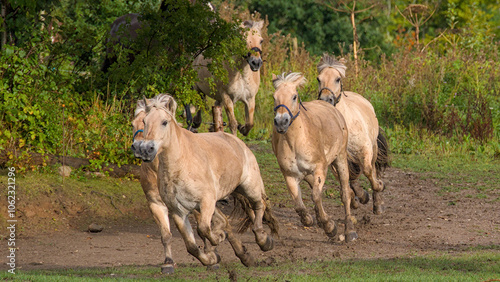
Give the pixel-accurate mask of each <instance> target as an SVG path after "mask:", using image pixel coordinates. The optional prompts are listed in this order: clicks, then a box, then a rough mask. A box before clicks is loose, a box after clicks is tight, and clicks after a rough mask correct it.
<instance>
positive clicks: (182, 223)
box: [172, 213, 220, 265]
mask: <svg viewBox="0 0 500 282" xmlns="http://www.w3.org/2000/svg"><path fill="white" fill-rule="evenodd" d="M172 219H173V220H174V222H175V225H176V226H177V229H178V230H179V232H180V233H181V236H182V239H183V240H184V244H185V245H186V249H187V251H188V252H189V253H190V254H191V255H193V256H194V257H195V258H197V259H198V260H199V261H200V262H201V263H202V264H203V265H213V264H216V263H218V262H219V261H220V257H219V256H218V255H217V254H215V253H208V254H206V253H204V252H202V251H201V250H200V249H199V248H198V245H197V244H196V240H195V239H194V233H193V229H192V228H191V223H189V219H188V216H187V214H177V213H173V214H172Z"/></svg>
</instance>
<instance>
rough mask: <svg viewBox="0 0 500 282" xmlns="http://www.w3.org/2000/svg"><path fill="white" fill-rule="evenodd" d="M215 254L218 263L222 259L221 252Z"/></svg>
mask: <svg viewBox="0 0 500 282" xmlns="http://www.w3.org/2000/svg"><path fill="white" fill-rule="evenodd" d="M215 256H216V257H217V263H219V262H220V261H221V259H220V256H219V254H218V253H215Z"/></svg>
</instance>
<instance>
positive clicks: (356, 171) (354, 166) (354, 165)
mask: <svg viewBox="0 0 500 282" xmlns="http://www.w3.org/2000/svg"><path fill="white" fill-rule="evenodd" d="M347 164H348V165H349V180H353V179H357V178H358V177H359V175H360V174H361V166H360V165H359V163H358V161H357V160H356V158H354V157H353V154H352V153H351V152H349V150H347Z"/></svg>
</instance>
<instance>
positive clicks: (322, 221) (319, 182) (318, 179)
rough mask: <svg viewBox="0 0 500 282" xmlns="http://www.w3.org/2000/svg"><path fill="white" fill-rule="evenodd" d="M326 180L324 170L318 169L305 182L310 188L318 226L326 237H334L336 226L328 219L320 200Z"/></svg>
mask: <svg viewBox="0 0 500 282" xmlns="http://www.w3.org/2000/svg"><path fill="white" fill-rule="evenodd" d="M325 180H326V169H318V170H317V171H316V173H314V175H308V176H306V181H307V183H309V186H311V188H312V200H313V202H314V211H315V212H316V219H317V220H318V225H319V226H320V227H321V228H323V230H325V233H326V235H327V236H328V237H334V236H335V235H336V234H337V225H336V224H335V221H334V220H333V219H330V218H329V217H328V215H327V214H326V212H325V209H324V208H323V201H322V199H321V195H322V193H321V192H322V191H323V186H324V184H325Z"/></svg>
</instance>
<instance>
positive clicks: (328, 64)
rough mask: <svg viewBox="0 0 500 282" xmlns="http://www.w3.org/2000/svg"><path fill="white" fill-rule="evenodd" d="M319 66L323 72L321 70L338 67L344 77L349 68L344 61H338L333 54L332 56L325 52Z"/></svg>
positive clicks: (319, 69)
mask: <svg viewBox="0 0 500 282" xmlns="http://www.w3.org/2000/svg"><path fill="white" fill-rule="evenodd" d="M317 68H318V73H321V71H323V70H324V69H326V68H333V69H336V70H337V71H338V72H339V73H340V75H341V76H342V77H345V70H346V69H347V67H346V66H345V65H344V64H343V63H341V62H339V61H337V60H336V59H335V58H334V57H333V56H330V55H328V54H327V53H324V54H323V57H322V58H321V60H320V61H319V63H318V67H317Z"/></svg>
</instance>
